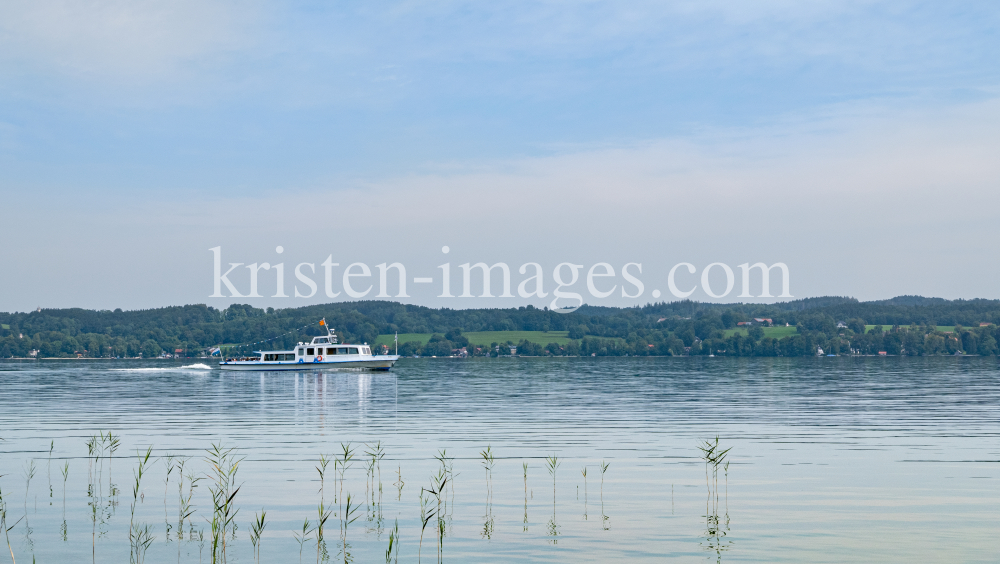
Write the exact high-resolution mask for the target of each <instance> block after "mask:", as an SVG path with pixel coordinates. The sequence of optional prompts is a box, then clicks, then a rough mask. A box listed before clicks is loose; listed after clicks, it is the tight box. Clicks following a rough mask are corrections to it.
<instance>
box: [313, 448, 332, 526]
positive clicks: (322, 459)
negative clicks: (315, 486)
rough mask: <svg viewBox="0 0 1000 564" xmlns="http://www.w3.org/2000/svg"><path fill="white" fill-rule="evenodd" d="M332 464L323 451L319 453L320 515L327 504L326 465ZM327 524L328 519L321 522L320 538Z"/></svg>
mask: <svg viewBox="0 0 1000 564" xmlns="http://www.w3.org/2000/svg"><path fill="white" fill-rule="evenodd" d="M329 464H330V459H329V458H327V457H326V456H325V455H323V454H322V453H321V454H320V455H319V466H316V472H317V473H319V506H320V516H322V515H323V507H324V506H325V505H326V467H327V466H328V465H329ZM325 524H326V519H323V520H322V522H321V523H320V524H319V538H320V539H322V538H323V526H324V525H325Z"/></svg>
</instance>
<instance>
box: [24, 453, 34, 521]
mask: <svg viewBox="0 0 1000 564" xmlns="http://www.w3.org/2000/svg"><path fill="white" fill-rule="evenodd" d="M34 477H35V459H34V458H32V459H31V460H29V461H28V463H27V464H25V465H24V515H25V519H27V516H28V496H29V494H30V492H31V479H32V478H34Z"/></svg>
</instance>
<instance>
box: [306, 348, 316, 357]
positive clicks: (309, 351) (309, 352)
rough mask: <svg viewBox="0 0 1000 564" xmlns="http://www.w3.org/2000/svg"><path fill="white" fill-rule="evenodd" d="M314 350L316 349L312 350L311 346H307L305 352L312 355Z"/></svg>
mask: <svg viewBox="0 0 1000 564" xmlns="http://www.w3.org/2000/svg"><path fill="white" fill-rule="evenodd" d="M315 352H316V351H315V350H313V348H312V347H309V348H308V349H306V354H307V355H309V356H312V355H313V354H314V353H315Z"/></svg>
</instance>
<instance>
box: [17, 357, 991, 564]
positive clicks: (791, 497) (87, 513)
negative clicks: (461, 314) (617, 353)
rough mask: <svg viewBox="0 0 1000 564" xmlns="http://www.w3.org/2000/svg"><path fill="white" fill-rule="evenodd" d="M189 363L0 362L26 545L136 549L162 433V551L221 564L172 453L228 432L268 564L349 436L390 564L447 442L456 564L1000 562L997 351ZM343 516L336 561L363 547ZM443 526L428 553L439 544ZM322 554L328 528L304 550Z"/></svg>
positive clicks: (451, 555) (329, 543)
mask: <svg viewBox="0 0 1000 564" xmlns="http://www.w3.org/2000/svg"><path fill="white" fill-rule="evenodd" d="M191 364H192V363H191V362H190V361H189V362H170V361H160V362H148V361H147V362H141V361H38V362H4V363H0V438H2V439H4V440H3V441H2V442H0V474H2V475H3V476H2V477H0V488H2V492H3V497H4V500H5V501H6V503H7V513H8V525H11V524H13V522H14V521H17V520H18V519H21V520H20V522H18V524H17V525H16V526H15V527H14V528H12V529H11V531H10V533H9V534H10V543H11V546H12V548H13V551H14V554H15V556H16V557H17V559H18V561H25V562H30V561H31V559H32V557H34V558H35V559H36V561H37V562H42V563H44V562H69V561H76V562H83V561H90V560H96V561H98V562H127V561H128V558H129V557H128V554H129V541H128V529H129V521H130V515H129V506H130V504H131V501H132V484H133V471H134V469H135V467H136V458H135V453H136V450H137V449H142V450H143V451H145V449H146V447H148V446H152V448H153V457H154V460H153V461H152V464H151V466H150V469H149V471H148V472H147V474H146V475H145V476H144V478H143V482H142V492H141V496H140V502H139V503H138V504H137V509H136V517H135V520H136V521H137V522H141V523H146V524H149V525H151V527H152V533H153V535H154V536H155V539H154V540H153V542H152V544H151V545H150V547H149V549H148V552H147V553H146V561H147V562H150V563H159V562H195V561H198V559H199V558H200V559H201V560H202V561H204V562H208V561H210V558H209V552H210V548H209V546H208V545H209V543H208V537H209V536H210V533H209V526H208V525H207V523H206V520H205V517H206V516H210V513H211V506H210V503H211V498H210V496H209V492H208V488H207V480H202V481H201V482H199V483H198V487H197V488H196V489H195V490H194V499H193V503H194V508H195V510H196V512H195V513H194V515H193V516H192V518H191V519H190V523H185V525H184V528H183V530H182V531H181V535H180V536H179V535H178V530H177V520H178V519H177V517H178V515H177V514H178V490H177V486H178V478H179V476H178V474H179V472H178V471H177V470H174V471H172V472H171V473H169V475H168V472H167V469H168V467H169V464H170V459H167V458H166V457H167V456H169V455H173V456H176V457H183V456H187V457H192V458H191V460H190V461H188V462H187V463H186V466H185V473H189V472H193V473H194V474H195V475H198V476H202V475H204V474H205V472H206V471H207V470H208V465H207V464H206V463H205V461H204V454H205V452H204V449H206V448H208V447H210V446H211V444H212V443H218V442H222V443H223V444H224V445H227V446H230V447H235V448H237V449H238V452H239V453H240V455H241V456H243V457H245V460H244V462H243V463H242V464H241V465H240V467H239V471H238V480H237V481H238V482H239V483H242V484H243V485H242V489H240V491H239V493H238V494H237V496H236V498H235V503H236V505H237V506H238V507H239V509H240V511H239V514H238V516H237V518H236V522H237V525H238V529H237V531H236V538H235V539H233V540H230V541H229V560H230V561H231V562H252V561H253V553H252V546H251V543H250V540H249V531H250V521H251V519H252V517H253V514H254V512H255V511H259V510H260V509H261V508H264V509H266V510H267V520H268V525H267V528H266V530H265V533H264V537H263V539H262V551H261V561H262V562H298V561H299V558H300V555H299V550H300V545H299V543H298V542H297V541H296V540H295V538H294V537H293V532H294V531H296V530H301V528H302V521H303V520H304V519H307V518H308V519H310V521H315V517H316V515H317V505H318V504H319V501H320V497H319V486H320V483H319V476H318V473H317V471H316V469H315V467H316V466H317V464H318V459H319V456H320V454H321V453H322V454H327V455H332V454H336V453H338V452H339V451H340V448H341V447H340V445H341V443H347V442H350V443H352V444H353V445H354V446H356V447H357V455H356V456H357V461H356V462H354V464H353V465H352V466H351V467H350V468H349V469H348V470H347V471H346V473H345V481H344V483H343V489H344V493H345V494H346V493H347V492H351V494H352V498H353V499H354V500H363V499H366V498H368V499H369V500H371V499H372V496H373V494H372V493H371V491H375V492H376V493H374V503H372V502H369V503H365V504H363V505H362V506H361V508H360V509H359V511H358V513H356V514H355V515H354V516H356V517H358V519H357V520H356V521H354V522H353V523H352V524H350V525H349V526H348V528H347V542H348V551H349V553H350V556H351V558H352V559H353V560H354V561H355V562H384V561H385V551H386V548H387V545H388V539H389V531H390V530H391V529H392V528H393V526H394V524H395V523H396V522H397V521H398V523H399V529H400V533H401V544H400V552H399V561H400V562H416V561H417V558H418V549H419V548H418V547H419V541H420V532H421V508H420V491H421V487H426V486H429V485H430V483H431V482H430V478H431V476H432V475H433V474H434V473H436V471H437V469H438V468H439V467H440V464H439V462H438V461H437V460H435V459H434V456H435V454H437V453H438V451H439V449H446V452H447V456H448V457H452V458H454V461H453V465H454V466H453V468H454V470H453V473H454V475H455V479H454V481H453V483H452V484H451V486H453V488H454V489H453V490H452V487H449V488H448V491H447V495H446V500H447V501H448V504H447V508H446V509H447V516H446V518H445V538H444V541H443V560H445V561H448V562H509V561H525V562H608V561H612V560H622V559H628V560H629V561H635V562H641V561H660V560H664V559H666V558H670V559H672V560H675V561H690V562H709V561H710V562H718V561H722V562H743V561H768V562H996V561H998V560H1000V545H998V543H997V542H996V535H997V533H998V530H1000V492H998V487H997V486H998V483H997V478H998V471H997V470H998V462H1000V444H998V431H1000V407H998V405H1000V404H998V400H1000V393H998V375H1000V370H998V367H997V361H996V359H987V358H928V359H919V358H918V359H907V358H864V359H852V358H816V359H761V360H746V359H722V358H662V359H636V358H626V359H491V360H453V359H404V360H403V361H401V362H400V363H399V364H398V365H397V368H396V369H394V370H393V371H392V372H390V373H359V372H326V373H316V372H282V373H237V372H226V373H222V372H221V371H218V370H208V369H204V368H199V367H197V366H195V367H191V366H188V365H191ZM109 430H110V431H112V432H113V433H115V434H116V435H119V436H120V437H121V446H120V447H119V448H118V450H117V452H116V453H115V455H114V458H113V459H112V460H110V461H102V462H100V463H97V462H94V461H93V460H92V459H88V456H87V454H88V451H87V446H86V442H87V440H88V439H89V438H90V437H91V436H92V435H94V434H96V433H98V432H99V431H109ZM716 435H718V436H719V437H720V442H721V444H722V445H723V446H724V447H732V450H731V451H730V455H729V460H730V461H731V465H730V466H729V469H728V477H727V476H726V474H725V472H724V471H723V470H720V473H719V510H718V515H719V524H718V527H717V532H715V533H713V530H714V529H716V527H715V526H714V524H713V522H712V519H711V515H712V514H714V511H712V510H711V509H707V508H706V500H707V490H706V480H705V465H704V463H703V462H702V461H701V459H700V458H699V456H700V452H699V451H698V448H697V447H698V445H699V443H700V442H702V441H703V440H705V439H708V438H714V437H715V436H716ZM374 441H382V443H383V445H384V446H385V449H386V456H385V458H383V459H382V461H381V463H380V465H379V466H380V470H381V489H382V492H381V495H379V494H378V493H377V489H378V483H377V482H378V481H379V478H378V476H376V478H375V481H376V483H375V485H374V486H372V488H373V489H372V490H369V489H368V487H369V486H368V483H369V482H368V479H367V471H366V468H365V466H366V465H365V463H364V460H363V459H364V454H363V452H364V450H365V445H364V444H363V443H370V442H374ZM487 446H490V448H491V450H492V451H493V452H494V453H495V456H496V463H495V466H494V468H493V471H492V482H493V486H492V502H490V500H489V498H488V490H487V474H486V471H485V470H484V468H483V466H482V464H481V457H480V455H479V453H480V452H481V451H482V450H483V449H485V448H486V447H487ZM50 447H51V453H50ZM553 455H554V456H557V457H558V459H559V461H560V465H559V467H558V468H557V470H556V473H555V474H556V475H555V484H554V491H553V478H552V476H551V475H550V474H549V472H548V471H547V469H546V466H545V460H544V459H545V457H547V456H553ZM172 460H173V462H176V461H177V460H178V458H174V459H172ZM602 461H606V462H607V463H609V464H610V465H609V466H608V469H607V471H606V473H605V474H604V475H603V486H602V479H601V478H602V475H601V462H602ZM66 462H68V463H69V472H68V477H67V479H66V480H65V482H64V480H63V475H62V472H61V468H63V465H64V464H65V463H66ZM32 463H33V464H34V467H35V475H34V477H33V478H32V479H31V480H30V481H28V480H27V474H29V473H30V467H31V465H32ZM524 463H527V464H528V469H527V480H526V483H525V479H524V472H523V466H522V464H524ZM330 468H331V470H330V471H329V472H328V474H329V475H332V474H333V472H332V468H333V466H332V465H331V466H330ZM584 468H586V470H587V477H586V479H585V478H584V476H583V474H582V470H583V469H584ZM95 482H96V483H97V484H99V485H97V486H96V487H95V486H94V485H93V484H94V483H95ZM331 483H332V478H331V477H329V476H328V478H327V481H326V486H327V491H326V493H325V495H326V499H327V503H328V504H329V502H330V501H332V500H331V499H330V498H331V497H332V494H331V491H330V490H331V489H332V486H331ZM339 487H340V485H339V484H338V485H337V488H339ZM109 488H113V489H115V490H117V491H118V493H117V495H112V494H110V493H109ZM184 488H185V492H186V491H187V488H188V485H187V483H186V482H185V486H184ZM526 490H527V491H526ZM64 492H65V493H64ZM338 493H339V492H338ZM64 496H65V502H64ZM342 501H343V500H342V499H339V500H338V502H342ZM355 502H356V501H355ZM92 505H94V506H97V512H96V517H95V512H92V509H91V507H92ZM335 511H336V512H337V513H338V515H335V516H333V517H331V519H330V521H328V522H327V533H326V550H327V553H328V555H329V559H330V561H334V562H335V561H338V560H339V561H343V560H344V556H343V554H342V553H341V546H340V540H339V539H340V532H339V531H340V524H339V519H340V517H341V515H339V513H342V511H341V510H340V508H339V507H335ZM192 527H193V529H194V534H193V535H192ZM433 528H434V525H433V523H432V524H431V525H430V526H429V527H428V530H427V533H426V534H425V538H424V541H423V547H422V549H419V550H420V551H421V555H422V560H423V561H426V562H434V561H436V560H437V549H436V540H435V538H434V532H433ZM198 530H204V531H205V537H206V541H205V542H204V543H201V542H199V539H198V536H197V531H198ZM192 537H193V538H192ZM316 558H317V546H316V542H315V537H314V536H313V537H312V539H311V540H309V541H307V542H305V543H304V544H303V545H302V561H303V562H305V561H314V560H315V559H316ZM321 559H322V555H321Z"/></svg>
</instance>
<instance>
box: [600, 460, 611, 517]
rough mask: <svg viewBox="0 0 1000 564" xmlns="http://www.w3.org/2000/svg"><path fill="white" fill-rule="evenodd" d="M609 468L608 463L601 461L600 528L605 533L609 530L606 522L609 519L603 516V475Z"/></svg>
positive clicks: (609, 464)
mask: <svg viewBox="0 0 1000 564" xmlns="http://www.w3.org/2000/svg"><path fill="white" fill-rule="evenodd" d="M610 467H611V463H610V462H605V461H603V460H602V461H601V528H602V529H604V530H605V531H607V530H608V528H609V525H608V521H609V520H610V517H608V516H607V515H605V514H604V475H605V474H607V473H608V468H610Z"/></svg>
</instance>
